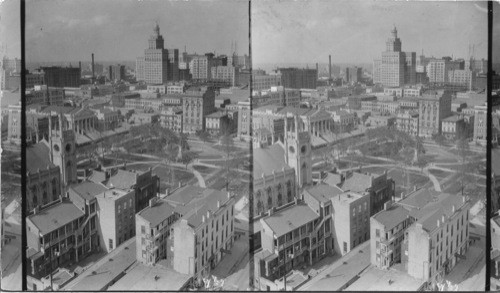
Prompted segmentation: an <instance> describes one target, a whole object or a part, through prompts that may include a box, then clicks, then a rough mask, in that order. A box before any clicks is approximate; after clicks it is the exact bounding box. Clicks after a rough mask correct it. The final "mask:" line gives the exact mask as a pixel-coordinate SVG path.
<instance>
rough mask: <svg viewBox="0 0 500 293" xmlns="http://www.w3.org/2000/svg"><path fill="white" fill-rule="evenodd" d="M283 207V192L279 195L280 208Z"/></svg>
mask: <svg viewBox="0 0 500 293" xmlns="http://www.w3.org/2000/svg"><path fill="white" fill-rule="evenodd" d="M282 205H283V195H281V192H280V193H278V206H282Z"/></svg>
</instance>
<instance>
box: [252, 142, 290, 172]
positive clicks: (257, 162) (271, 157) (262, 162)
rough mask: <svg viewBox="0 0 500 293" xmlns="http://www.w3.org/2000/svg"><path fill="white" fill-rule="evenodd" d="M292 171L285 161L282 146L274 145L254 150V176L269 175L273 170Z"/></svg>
mask: <svg viewBox="0 0 500 293" xmlns="http://www.w3.org/2000/svg"><path fill="white" fill-rule="evenodd" d="M289 169H292V168H290V166H288V164H287V163H286V161H285V150H284V149H283V147H282V146H281V145H280V144H273V145H271V146H269V147H265V148H256V149H254V150H253V176H254V178H258V177H261V176H262V174H264V175H269V174H272V173H273V170H276V171H283V170H289Z"/></svg>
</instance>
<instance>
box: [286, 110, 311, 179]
mask: <svg viewBox="0 0 500 293" xmlns="http://www.w3.org/2000/svg"><path fill="white" fill-rule="evenodd" d="M293 121H294V123H293V125H290V126H289V125H288V117H285V139H284V145H285V154H286V155H285V156H286V157H285V159H286V161H287V163H288V165H289V166H290V167H292V168H294V169H295V176H296V181H297V182H298V186H299V187H302V186H304V185H307V184H310V183H312V155H311V136H310V134H309V132H308V131H306V130H305V129H304V125H303V123H302V121H300V119H299V118H298V117H297V116H294V118H293Z"/></svg>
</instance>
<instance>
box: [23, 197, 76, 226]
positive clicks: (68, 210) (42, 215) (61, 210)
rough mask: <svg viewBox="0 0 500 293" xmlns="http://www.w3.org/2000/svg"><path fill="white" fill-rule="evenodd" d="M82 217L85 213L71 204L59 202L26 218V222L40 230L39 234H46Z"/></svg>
mask: <svg viewBox="0 0 500 293" xmlns="http://www.w3.org/2000/svg"><path fill="white" fill-rule="evenodd" d="M83 215H85V213H84V212H83V211H81V210H80V209H79V208H77V207H76V206H75V205H74V204H73V203H71V202H61V203H58V204H56V205H53V206H51V207H48V208H46V209H43V210H41V211H39V212H38V213H36V214H34V215H30V216H28V218H27V220H28V221H31V222H32V223H33V225H35V226H36V227H37V228H38V229H39V230H40V233H41V234H46V233H48V232H51V231H54V230H55V229H59V228H61V227H63V226H64V225H66V224H68V223H71V222H72V221H74V220H76V219H78V218H80V217H82V216H83Z"/></svg>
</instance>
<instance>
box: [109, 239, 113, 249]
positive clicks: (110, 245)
mask: <svg viewBox="0 0 500 293" xmlns="http://www.w3.org/2000/svg"><path fill="white" fill-rule="evenodd" d="M109 249H113V239H109Z"/></svg>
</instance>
